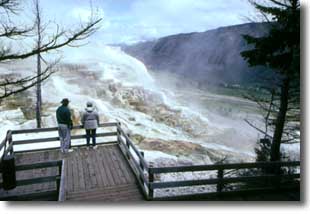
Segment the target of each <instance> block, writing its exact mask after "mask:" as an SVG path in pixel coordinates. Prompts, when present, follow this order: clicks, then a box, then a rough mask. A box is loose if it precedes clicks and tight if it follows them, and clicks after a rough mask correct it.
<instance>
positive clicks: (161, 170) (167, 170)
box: [150, 161, 300, 174]
mask: <svg viewBox="0 0 310 214" xmlns="http://www.w3.org/2000/svg"><path fill="white" fill-rule="evenodd" d="M299 165H300V161H289V162H283V161H282V162H281V161H277V162H276V161H275V162H252V163H231V164H213V165H193V166H176V167H156V168H150V172H151V173H154V174H158V173H172V172H195V171H211V170H228V169H250V168H268V167H277V166H278V167H281V166H299Z"/></svg>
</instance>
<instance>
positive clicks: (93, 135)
mask: <svg viewBox="0 0 310 214" xmlns="http://www.w3.org/2000/svg"><path fill="white" fill-rule="evenodd" d="M90 138H92V141H93V146H96V129H86V142H87V146H89V144H90Z"/></svg>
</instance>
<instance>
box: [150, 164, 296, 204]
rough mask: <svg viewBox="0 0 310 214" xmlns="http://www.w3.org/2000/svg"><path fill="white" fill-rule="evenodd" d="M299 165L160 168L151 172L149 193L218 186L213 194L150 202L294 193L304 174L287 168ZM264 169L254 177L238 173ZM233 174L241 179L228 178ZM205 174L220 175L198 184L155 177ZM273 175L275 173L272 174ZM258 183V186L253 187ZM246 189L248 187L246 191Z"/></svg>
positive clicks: (199, 180) (254, 174) (188, 195)
mask: <svg viewBox="0 0 310 214" xmlns="http://www.w3.org/2000/svg"><path fill="white" fill-rule="evenodd" d="M299 166H300V162H299V161H292V162H255V163H236V164H214V165H199V166H197V165H196V166H178V167H158V168H149V189H150V194H152V193H153V191H154V190H155V189H162V188H176V187H193V186H201V185H216V189H215V191H213V192H210V191H209V192H207V193H196V194H187V195H177V196H173V197H169V196H167V197H158V198H154V195H149V198H152V199H155V200H182V199H185V200H195V199H201V198H204V197H215V196H218V197H220V196H225V195H229V196H238V195H240V194H252V193H253V194H256V193H259V192H266V191H281V190H288V189H294V190H298V191H299V179H300V172H299V170H295V172H289V173H287V172H284V171H285V170H283V168H286V169H288V168H289V167H291V168H292V167H293V168H295V169H296V168H298V167H299ZM242 169H243V170H251V169H262V170H260V171H256V172H253V173H252V174H253V175H244V176H243V175H242V173H241V172H240V173H237V171H238V170H242ZM230 170H233V171H234V172H235V174H236V175H237V176H234V177H225V174H227V172H229V171H230ZM198 171H199V172H202V171H216V172H217V177H216V178H208V179H196V180H182V181H164V182H162V181H154V175H156V174H164V173H184V172H198ZM270 172H272V173H270ZM253 183H254V184H253ZM228 184H239V185H238V186H237V188H234V189H232V190H231V189H227V190H225V185H228ZM242 186H243V187H245V188H244V189H242Z"/></svg>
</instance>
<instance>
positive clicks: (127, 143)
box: [126, 138, 130, 160]
mask: <svg viewBox="0 0 310 214" xmlns="http://www.w3.org/2000/svg"><path fill="white" fill-rule="evenodd" d="M126 146H127V158H128V160H129V159H130V155H129V153H130V144H129V142H128V139H127V138H126Z"/></svg>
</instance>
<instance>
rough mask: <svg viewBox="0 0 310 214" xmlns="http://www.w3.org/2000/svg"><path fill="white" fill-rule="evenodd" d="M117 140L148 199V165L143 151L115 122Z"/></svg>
mask: <svg viewBox="0 0 310 214" xmlns="http://www.w3.org/2000/svg"><path fill="white" fill-rule="evenodd" d="M117 140H118V142H119V146H120V149H121V151H122V152H123V154H124V156H125V157H126V159H127V161H128V163H129V164H130V166H131V168H132V169H133V171H134V173H135V176H136V178H137V181H138V183H139V186H140V189H141V190H142V193H143V195H144V197H145V198H146V199H147V200H150V198H149V196H150V192H149V191H150V190H149V181H148V170H149V166H148V163H147V162H146V160H145V159H144V153H143V152H141V151H139V150H138V148H137V147H136V146H135V145H134V143H133V142H132V141H131V140H130V138H129V136H128V135H127V134H126V133H125V131H124V130H123V129H122V128H121V124H120V123H117Z"/></svg>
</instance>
